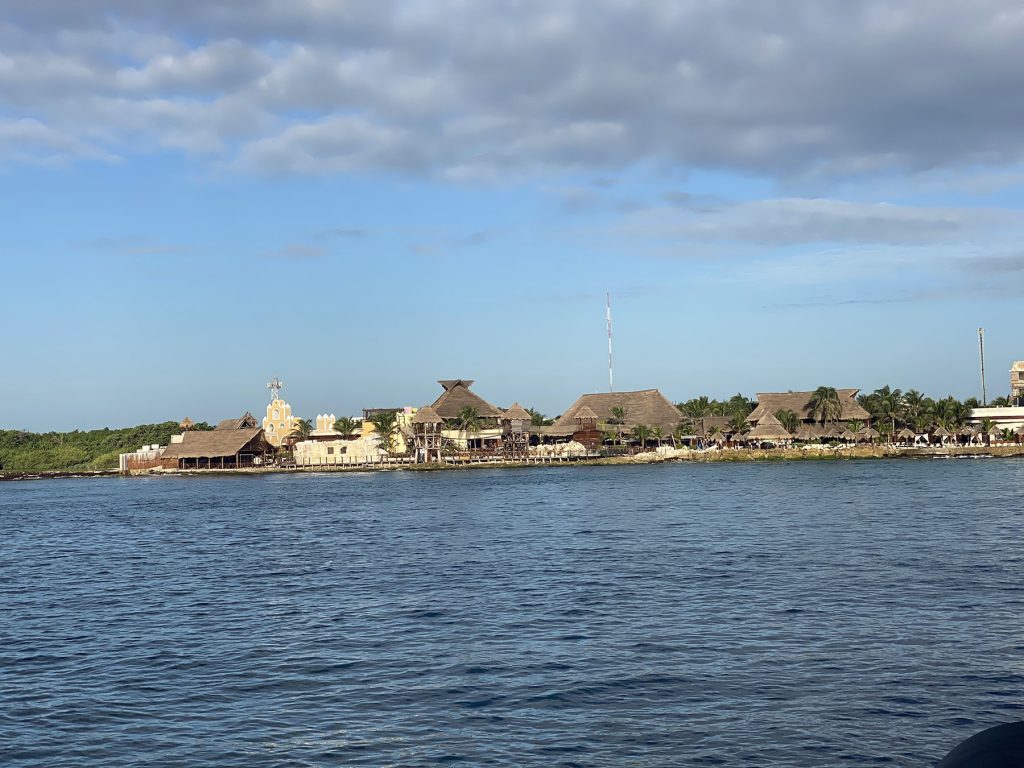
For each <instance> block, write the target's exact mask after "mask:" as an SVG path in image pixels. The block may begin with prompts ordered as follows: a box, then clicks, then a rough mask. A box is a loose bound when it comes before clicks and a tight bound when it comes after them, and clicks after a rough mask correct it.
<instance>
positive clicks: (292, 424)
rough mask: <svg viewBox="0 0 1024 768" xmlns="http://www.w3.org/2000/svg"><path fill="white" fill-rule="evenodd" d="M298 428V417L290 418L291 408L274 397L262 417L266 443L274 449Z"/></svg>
mask: <svg viewBox="0 0 1024 768" xmlns="http://www.w3.org/2000/svg"><path fill="white" fill-rule="evenodd" d="M298 428H299V417H298V416H292V407H291V406H290V405H288V403H286V402H285V401H284V400H282V399H281V398H280V397H275V398H274V399H273V400H271V401H270V404H269V405H268V406H267V415H266V416H264V417H263V432H264V434H265V435H266V436H267V442H269V443H270V444H271V445H273V446H274V447H275V448H280V447H281V442H282V441H283V440H284V439H285V438H286V437H288V435H290V434H291V433H292V432H294V431H295V430H296V429H298Z"/></svg>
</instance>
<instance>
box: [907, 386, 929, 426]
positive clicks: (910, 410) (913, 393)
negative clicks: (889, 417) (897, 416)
mask: <svg viewBox="0 0 1024 768" xmlns="http://www.w3.org/2000/svg"><path fill="white" fill-rule="evenodd" d="M926 399H927V398H925V396H924V395H923V394H921V393H920V392H918V391H917V390H916V389H908V390H907V391H906V393H904V395H903V412H902V414H901V417H902V419H903V421H904V422H908V421H913V420H914V419H916V418H917V417H918V416H919V415H921V413H922V411H923V410H924V407H925V400H926Z"/></svg>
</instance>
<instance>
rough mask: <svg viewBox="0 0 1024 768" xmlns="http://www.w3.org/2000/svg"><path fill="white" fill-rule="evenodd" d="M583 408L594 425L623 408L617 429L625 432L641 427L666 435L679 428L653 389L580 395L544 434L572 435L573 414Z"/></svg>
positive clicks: (668, 406) (675, 414)
mask: <svg viewBox="0 0 1024 768" xmlns="http://www.w3.org/2000/svg"><path fill="white" fill-rule="evenodd" d="M584 408H587V409H588V410H590V411H591V412H592V413H593V414H594V416H596V417H597V420H598V421H600V422H605V423H608V421H609V420H610V419H613V418H614V417H613V416H612V408H625V409H626V418H625V419H624V421H625V423H624V424H622V425H621V426H622V427H623V429H627V430H629V429H632V428H633V427H636V426H639V425H641V424H643V425H645V426H648V427H661V428H662V430H664V431H665V432H666V433H671V432H673V431H674V430H675V428H676V427H677V426H678V425H679V411H678V410H677V409H676V407H675V406H674V405H672V403H670V402H669V401H668V400H667V399H666V398H665V396H664V395H663V394H661V392H659V391H658V390H656V389H642V390H639V391H637V392H597V393H594V394H590V395H581V396H580V398H579V399H578V400H577V401H576V402H575V403H573V404H572V405H570V406H569V408H568V409H566V411H565V413H563V414H562V415H561V416H559V417H558V420H557V421H556V422H555V423H554V424H553V425H552V426H551V428H550V429H549V430H548V434H550V435H571V434H572V433H573V432H575V431H576V417H577V414H578V413H580V412H581V411H582V410H583V409H584ZM584 418H593V416H591V417H587V416H584Z"/></svg>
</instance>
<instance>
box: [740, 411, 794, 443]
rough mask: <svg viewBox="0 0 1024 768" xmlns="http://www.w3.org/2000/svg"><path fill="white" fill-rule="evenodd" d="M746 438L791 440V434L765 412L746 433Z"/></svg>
mask: <svg viewBox="0 0 1024 768" xmlns="http://www.w3.org/2000/svg"><path fill="white" fill-rule="evenodd" d="M747 439H748V440H767V441H773V440H792V439H793V436H792V435H791V434H789V432H788V431H786V428H785V427H784V426H782V423H781V422H780V421H779V420H778V419H777V418H775V416H773V415H772V414H770V413H765V414H764V415H762V416H761V418H760V419H758V421H757V426H756V427H754V428H753V429H752V430H750V431H749V432H748V433H747Z"/></svg>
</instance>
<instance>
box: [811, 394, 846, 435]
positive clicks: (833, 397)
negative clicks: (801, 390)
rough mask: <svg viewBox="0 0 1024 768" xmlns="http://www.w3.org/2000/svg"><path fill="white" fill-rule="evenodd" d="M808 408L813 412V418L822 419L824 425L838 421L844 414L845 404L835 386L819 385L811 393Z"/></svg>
mask: <svg viewBox="0 0 1024 768" xmlns="http://www.w3.org/2000/svg"><path fill="white" fill-rule="evenodd" d="M807 408H808V409H809V410H810V412H811V418H813V419H815V420H817V419H820V420H821V425H822V427H824V426H825V424H827V423H831V422H834V421H838V420H839V417H840V416H842V415H843V404H842V401H840V399H839V393H838V392H837V391H836V388H835V387H818V388H817V389H816V390H814V392H812V393H811V398H810V400H808V401H807Z"/></svg>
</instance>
